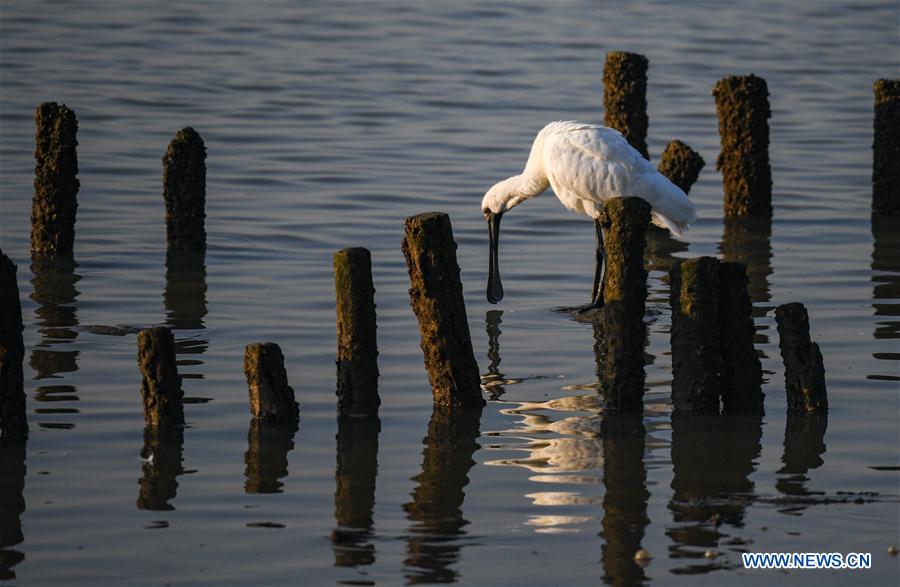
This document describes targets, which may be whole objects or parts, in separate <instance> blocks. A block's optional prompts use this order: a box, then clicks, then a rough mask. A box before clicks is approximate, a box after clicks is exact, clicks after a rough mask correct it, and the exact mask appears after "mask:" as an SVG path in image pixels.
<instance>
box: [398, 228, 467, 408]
mask: <svg viewBox="0 0 900 587" xmlns="http://www.w3.org/2000/svg"><path fill="white" fill-rule="evenodd" d="M402 248H403V255H404V256H405V257H406V267H407V269H408V271H409V281H410V288H409V299H410V305H411V306H412V309H413V313H415V315H416V318H417V319H418V322H419V333H420V335H421V346H422V352H423V353H424V355H425V367H426V369H427V370H428V380H429V382H430V383H431V389H432V392H433V395H434V401H435V403H437V404H440V405H445V406H482V405H484V399H483V398H482V397H481V379H480V377H479V374H478V373H479V371H478V363H477V362H476V361H475V354H474V352H473V351H472V339H471V337H470V336H469V323H468V321H467V318H466V306H465V301H464V300H463V291H462V281H461V280H460V278H459V265H458V264H457V262H456V241H455V240H453V229H452V227H451V226H450V217H449V216H447V215H446V214H444V213H442V212H427V213H425V214H419V215H418V216H410V217H409V218H407V219H406V237H405V238H404V240H403V247H402Z"/></svg>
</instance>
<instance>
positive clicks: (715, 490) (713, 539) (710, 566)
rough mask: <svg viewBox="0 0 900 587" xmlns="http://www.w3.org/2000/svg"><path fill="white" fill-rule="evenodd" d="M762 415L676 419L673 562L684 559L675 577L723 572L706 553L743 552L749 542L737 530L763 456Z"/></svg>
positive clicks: (675, 416) (679, 416) (671, 529)
mask: <svg viewBox="0 0 900 587" xmlns="http://www.w3.org/2000/svg"><path fill="white" fill-rule="evenodd" d="M761 440H762V415H761V414H746V415H745V414H732V415H721V416H718V415H696V414H683V413H682V414H679V413H675V414H673V415H672V466H673V469H674V476H673V479H672V490H673V494H672V499H671V500H670V501H669V510H670V511H671V512H672V520H673V525H672V526H670V527H669V528H668V529H667V530H666V535H667V536H668V537H669V538H670V539H671V540H672V545H671V546H670V547H669V558H672V559H685V562H686V564H685V565H684V566H681V567H676V568H674V569H673V570H672V571H671V572H672V573H673V574H697V573H707V572H710V571H713V570H716V569H719V568H722V566H723V565H722V563H721V562H719V560H718V559H716V558H713V559H707V558H705V557H704V553H705V551H706V550H717V549H723V548H732V549H735V550H736V551H740V550H742V549H743V548H744V547H745V545H746V544H747V541H746V539H744V538H742V537H741V536H739V535H735V534H734V532H733V530H734V529H739V528H742V527H743V525H744V513H745V510H746V507H747V504H748V503H749V502H750V498H752V496H753V492H754V485H753V482H752V481H750V475H751V474H752V473H753V472H754V471H755V470H756V464H757V463H756V461H757V459H758V458H759V455H760V452H761V450H762V446H761V444H760V443H761Z"/></svg>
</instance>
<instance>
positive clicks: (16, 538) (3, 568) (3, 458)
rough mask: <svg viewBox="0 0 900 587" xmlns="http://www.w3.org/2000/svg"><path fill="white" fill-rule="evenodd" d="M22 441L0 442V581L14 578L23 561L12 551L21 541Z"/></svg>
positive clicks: (23, 473) (23, 469) (14, 550)
mask: <svg viewBox="0 0 900 587" xmlns="http://www.w3.org/2000/svg"><path fill="white" fill-rule="evenodd" d="M24 493H25V441H24V440H18V439H17V440H12V439H9V438H5V439H0V581H8V580H10V579H15V578H16V572H15V570H13V567H15V566H16V565H17V564H19V563H20V562H22V561H23V560H25V554H24V553H23V552H21V551H19V550H16V549H15V548H12V547H14V546H16V545H17V544H21V543H22V542H23V541H24V540H25V536H24V535H23V534H22V514H23V513H24V512H25V495H24Z"/></svg>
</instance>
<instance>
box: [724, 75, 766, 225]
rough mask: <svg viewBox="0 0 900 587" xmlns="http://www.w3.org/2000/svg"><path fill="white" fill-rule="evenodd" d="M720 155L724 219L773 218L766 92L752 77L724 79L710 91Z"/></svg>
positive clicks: (761, 80) (764, 87)
mask: <svg viewBox="0 0 900 587" xmlns="http://www.w3.org/2000/svg"><path fill="white" fill-rule="evenodd" d="M712 93H713V96H715V99H716V112H717V113H718V116H719V137H720V139H721V142H722V151H721V152H720V153H719V157H718V159H717V160H716V169H718V170H720V171H721V172H722V182H723V184H724V188H725V216H771V214H772V170H771V168H770V167H769V117H770V116H771V115H772V113H771V110H770V109H769V90H768V87H767V86H766V80H764V79H763V78H761V77H757V76H755V75H753V74H750V75H735V76H730V77H726V78H723V79H721V80H719V81H718V82H717V83H716V86H715V87H714V88H713V91H712Z"/></svg>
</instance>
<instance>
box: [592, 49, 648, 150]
mask: <svg viewBox="0 0 900 587" xmlns="http://www.w3.org/2000/svg"><path fill="white" fill-rule="evenodd" d="M648 65H649V62H648V61H647V58H646V57H644V56H643V55H641V54H639V53H626V52H624V51H610V52H609V53H607V54H606V64H605V66H604V67H603V106H604V109H605V114H604V117H603V120H604V124H605V125H606V126H608V127H610V128H614V129H616V130H617V131H619V132H620V133H622V134H623V135H625V138H626V139H628V142H629V143H630V144H631V146H632V147H634V148H635V149H637V150H638V151H639V152H640V153H641V155H643V157H644V159H650V155H649V154H648V153H647V127H648V125H649V122H648V119H647V67H648Z"/></svg>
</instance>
